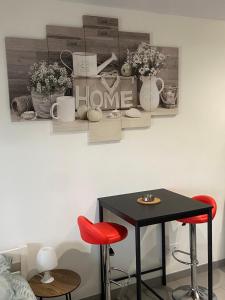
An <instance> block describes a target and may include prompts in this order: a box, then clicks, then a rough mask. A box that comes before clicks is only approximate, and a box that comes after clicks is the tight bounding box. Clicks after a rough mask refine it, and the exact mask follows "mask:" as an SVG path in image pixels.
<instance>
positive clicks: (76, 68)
mask: <svg viewBox="0 0 225 300" xmlns="http://www.w3.org/2000/svg"><path fill="white" fill-rule="evenodd" d="M65 52H69V53H70V54H71V55H72V58H73V70H72V69H71V68H70V67H69V66H68V65H67V64H66V63H65V62H64V61H63V59H62V54H63V53H65ZM60 60H61V62H62V64H63V65H64V66H66V67H67V68H68V69H70V70H71V71H72V72H73V75H74V76H82V77H93V76H97V75H98V74H99V73H100V72H101V71H102V70H103V69H105V67H107V66H108V65H109V64H110V63H111V62H112V61H114V60H117V56H116V55H115V53H112V56H111V57H110V58H109V59H107V60H106V61H105V62H103V63H102V64H101V65H99V66H97V54H95V53H89V52H71V51H70V50H63V51H62V52H61V53H60Z"/></svg>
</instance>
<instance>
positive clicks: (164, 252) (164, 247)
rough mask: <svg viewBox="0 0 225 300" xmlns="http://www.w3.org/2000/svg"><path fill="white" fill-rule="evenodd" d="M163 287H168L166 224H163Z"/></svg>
mask: <svg viewBox="0 0 225 300" xmlns="http://www.w3.org/2000/svg"><path fill="white" fill-rule="evenodd" d="M161 225H162V228H161V231H162V285H166V233H165V223H162V224H161Z"/></svg>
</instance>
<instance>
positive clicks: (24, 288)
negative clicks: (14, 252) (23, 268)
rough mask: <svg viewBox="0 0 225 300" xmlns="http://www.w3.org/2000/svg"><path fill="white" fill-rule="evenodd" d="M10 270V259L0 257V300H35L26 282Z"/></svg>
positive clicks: (3, 256)
mask: <svg viewBox="0 0 225 300" xmlns="http://www.w3.org/2000/svg"><path fill="white" fill-rule="evenodd" d="M10 268H11V259H10V257H7V256H5V255H0V300H36V297H35V295H34V293H33V292H32V290H31V288H30V286H29V283H28V282H27V280H26V279H25V278H24V277H22V276H21V275H20V274H17V273H11V272H10Z"/></svg>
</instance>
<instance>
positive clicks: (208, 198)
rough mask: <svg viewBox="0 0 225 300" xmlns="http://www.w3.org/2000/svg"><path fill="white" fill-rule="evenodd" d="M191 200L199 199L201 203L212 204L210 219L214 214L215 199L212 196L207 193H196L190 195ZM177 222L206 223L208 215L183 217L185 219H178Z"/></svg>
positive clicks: (215, 207) (215, 208)
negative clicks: (192, 195) (195, 194)
mask: <svg viewBox="0 0 225 300" xmlns="http://www.w3.org/2000/svg"><path fill="white" fill-rule="evenodd" d="M192 199H193V200H197V201H201V202H203V203H206V204H209V205H212V206H213V208H212V219H213V218H214V217H215V215H216V210H217V205H216V201H215V200H214V199H213V197H211V196H208V195H197V196H194V197H192ZM177 221H178V222H182V223H188V224H199V223H207V222H208V215H200V216H195V217H191V218H185V219H180V220H177Z"/></svg>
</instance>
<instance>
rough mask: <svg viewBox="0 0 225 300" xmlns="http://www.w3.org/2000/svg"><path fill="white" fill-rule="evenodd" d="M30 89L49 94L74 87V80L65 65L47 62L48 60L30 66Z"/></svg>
mask: <svg viewBox="0 0 225 300" xmlns="http://www.w3.org/2000/svg"><path fill="white" fill-rule="evenodd" d="M29 75H30V80H29V86H28V89H29V90H30V91H34V92H36V93H38V94H42V95H49V94H54V93H55V92H58V91H65V90H66V89H68V88H71V87H72V82H71V79H70V77H69V76H68V73H67V70H66V68H65V67H60V66H59V64H58V63H57V62H55V63H53V64H47V62H46V61H40V62H38V63H34V64H33V65H32V66H31V68H30V72H29Z"/></svg>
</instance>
